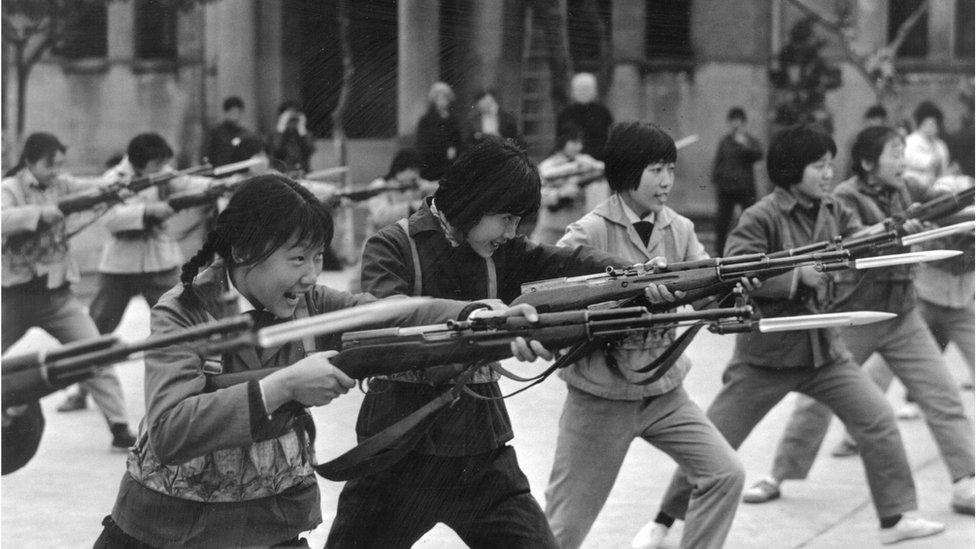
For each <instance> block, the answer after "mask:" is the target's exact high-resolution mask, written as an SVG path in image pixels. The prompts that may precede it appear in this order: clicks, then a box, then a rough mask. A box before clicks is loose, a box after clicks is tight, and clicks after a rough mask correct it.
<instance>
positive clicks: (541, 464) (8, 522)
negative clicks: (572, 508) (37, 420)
mask: <svg viewBox="0 0 976 549" xmlns="http://www.w3.org/2000/svg"><path fill="white" fill-rule="evenodd" d="M348 276H349V273H348V272H346V273H326V274H324V275H323V281H324V282H325V283H327V284H330V285H333V286H336V287H343V286H344V285H345V284H346V282H347V280H348ZM147 321H148V308H147V307H146V304H145V303H144V302H142V301H140V300H136V301H133V303H132V304H131V305H130V307H129V310H128V312H127V313H126V317H125V319H124V320H123V322H122V325H121V328H120V335H121V336H122V337H123V338H125V339H138V338H142V337H145V336H146V335H148V327H147ZM732 341H733V340H732V337H731V336H724V337H720V336H715V335H712V334H710V333H703V334H701V335H699V336H698V339H697V340H696V341H695V342H694V343H693V344H692V346H691V347H690V350H689V355H690V357H691V359H692V361H693V362H694V368H693V369H692V371H691V373H690V374H689V376H688V378H687V381H686V386H687V387H688V390H689V392H690V393H691V395H692V397H693V398H695V399H696V401H697V402H699V403H701V404H702V405H703V406H707V404H708V403H709V402H710V401H711V399H712V398H713V397H714V395H715V394H716V392H717V391H718V388H719V385H720V379H719V378H720V375H721V372H722V369H723V367H724V365H725V362H726V361H727V359H728V357H729V356H730V354H731V351H732ZM49 345H53V340H52V339H50V338H49V337H48V336H47V335H46V334H44V333H42V332H40V331H37V330H34V331H32V332H31V333H30V334H29V335H28V336H27V337H26V338H25V339H24V340H23V341H22V342H21V343H19V344H18V346H17V347H16V348H13V349H11V352H12V353H18V352H23V351H27V350H30V349H36V348H40V347H42V346H49ZM948 356H949V361H950V365H951V367H952V370H953V372H954V373H955V374H956V376H957V378H959V379H960V380H962V379H964V378H965V377H966V376H967V373H966V368H965V367H964V364H963V361H962V358H961V357H960V355H959V354H958V352H956V350H955V349H952V348H950V353H949V355H948ZM517 364H518V363H512V364H509V365H507V366H509V367H511V368H513V369H516V368H520V369H522V370H523V371H525V370H533V371H535V370H538V369H541V368H542V366H543V365H542V364H541V363H540V364H537V365H530V366H525V365H517ZM117 368H118V372H119V375H120V377H121V379H122V384H123V387H124V390H125V396H126V399H127V405H128V408H129V413H130V417H131V418H132V422H133V425H135V424H136V423H137V422H138V420H139V418H141V417H142V414H143V410H144V404H143V394H142V391H143V389H142V387H143V385H142V382H143V373H142V367H141V361H130V362H129V363H125V364H120V365H119V366H118V367H117ZM507 385H509V387H508V388H509V389H511V388H514V387H515V384H512V383H508V384H507ZM565 393H566V389H565V385H564V384H563V383H562V382H561V381H560V380H558V379H557V378H555V377H554V378H552V379H550V380H547V381H546V382H545V383H543V384H541V385H539V386H537V387H534V388H532V389H530V390H529V391H526V392H525V393H522V394H520V395H518V396H515V397H513V398H512V399H510V400H509V401H508V408H509V413H510V415H511V417H512V420H513V422H514V425H515V433H516V437H515V440H514V441H513V442H512V444H513V446H514V447H515V449H516V451H517V452H518V457H519V461H520V463H521V465H522V468H523V469H524V470H525V473H526V475H527V476H528V478H529V481H530V482H531V485H532V491H533V494H534V495H535V496H536V498H537V499H539V500H540V502H541V501H543V498H544V494H543V493H544V490H545V486H546V481H547V479H548V475H549V469H550V467H551V465H552V456H553V450H554V444H555V438H556V425H557V421H558V418H559V412H560V409H561V407H562V401H563V399H564V398H565ZM902 395H903V390H902V389H901V388H900V386H897V387H895V389H893V390H892V391H891V392H890V394H889V398H890V400H891V402H892V403H893V404H895V405H897V404H899V403H900V402H901V399H902ZM963 396H964V399H965V401H966V403H967V407H968V409H969V412H970V414H972V411H973V393H972V392H971V391H967V392H963ZM61 398H62V396H61V394H56V395H52V396H50V397H48V398H45V399H44V400H43V401H42V405H43V407H44V411H45V415H46V418H47V431H46V432H45V435H44V439H43V441H42V443H41V447H40V449H39V451H38V454H37V456H36V457H35V458H34V460H33V461H32V462H31V463H29V464H28V465H27V466H26V467H24V468H23V469H21V470H20V471H18V472H16V473H14V474H11V475H7V476H5V477H2V480H0V544H2V545H3V546H4V547H10V548H21V547H59V548H60V547H64V548H71V547H91V544H92V542H93V541H94V540H95V538H96V537H97V536H98V533H99V532H100V530H101V526H100V523H101V519H102V517H104V516H105V515H106V514H108V513H109V512H110V511H111V508H112V503H113V501H114V499H115V495H116V490H117V488H118V483H119V479H120V478H121V476H122V473H123V471H124V463H125V458H124V456H122V455H120V454H112V453H110V452H109V450H108V448H109V441H110V436H109V433H108V429H106V427H105V423H104V420H103V419H102V418H101V416H100V414H99V413H98V412H97V411H96V410H95V409H93V408H91V407H89V409H88V410H87V411H84V412H76V413H72V414H59V413H57V412H55V410H54V408H55V406H56V405H57V404H58V402H60V400H61ZM361 401H362V395H361V394H358V393H355V392H352V393H350V394H349V395H348V396H345V397H343V398H341V399H339V400H337V401H336V402H334V403H333V404H331V405H329V406H326V407H322V408H317V409H315V410H314V416H315V421H316V424H317V426H318V430H319V436H318V442H317V451H318V456H319V460H320V461H326V460H328V459H330V458H332V457H335V456H337V455H338V454H340V453H341V452H343V451H345V450H346V449H348V448H350V447H352V446H353V444H354V442H355V437H354V432H353V426H354V423H355V417H356V412H357V410H358V407H359V404H360V402H361ZM792 404H793V398H792V397H789V398H787V399H786V400H784V402H782V403H781V404H780V405H779V406H777V407H776V408H775V409H774V410H773V411H772V413H771V414H770V415H769V416H768V417H767V418H766V419H765V420H764V421H763V422H762V423H761V424H760V425H759V426H758V427H757V429H756V430H755V431H754V432H753V433H752V435H751V436H750V437H749V439H748V440H746V442H745V444H744V445H743V447H742V449H741V450H740V455H741V457H742V459H743V462H744V463H745V465H746V469H747V470H748V472H749V479H748V481H747V482H748V483H751V482H752V481H754V480H755V479H757V478H758V477H759V476H760V475H762V474H763V473H765V472H766V470H767V469H768V467H769V465H770V462H771V459H772V455H773V453H774V451H775V445H776V441H777V440H778V437H779V434H780V432H781V431H782V428H783V426H784V424H785V421H786V418H787V416H788V414H789V411H790V410H791V408H792ZM899 425H900V427H901V429H902V436H903V437H904V440H905V444H906V448H907V451H908V455H909V458H910V460H911V464H912V468H913V471H914V474H915V482H916V485H917V488H918V494H919V500H920V506H921V509H920V513H921V514H923V515H924V516H926V517H928V518H931V519H935V520H940V521H943V522H945V523H946V524H947V532H946V533H945V534H943V535H940V536H936V537H932V538H928V539H925V540H919V541H914V542H907V543H904V544H902V545H899V547H902V546H903V547H913V548H914V547H920V548H933V549H955V548H972V547H973V546H974V538H976V536H974V520H973V517H971V516H963V515H958V514H954V513H952V512H951V511H950V510H949V507H948V499H949V479H948V476H947V473H946V470H945V467H944V466H943V464H942V461H941V459H940V458H939V455H938V452H937V450H936V448H935V445H934V443H933V441H932V437H931V436H930V434H929V432H928V430H927V428H926V427H925V424H924V423H923V422H922V421H903V422H900V423H899ZM840 434H841V430H840V426H839V424H838V423H837V422H836V421H835V422H834V425H833V426H832V427H831V431H830V434H829V435H828V438H827V442H826V444H825V445H824V449H823V452H822V454H821V456H820V459H819V460H818V462H817V464H816V465H815V468H814V470H813V472H812V475H811V478H810V479H809V480H808V481H806V482H803V483H791V484H787V485H785V490H784V497H783V499H782V500H780V501H777V502H773V503H768V504H765V505H758V506H754V505H742V506H741V507H740V508H739V512H738V514H737V516H736V520H735V523H734V525H733V527H732V532H731V535H730V536H729V539H728V543H727V547H730V548H756V549H768V548H781V547H782V548H788V547H809V548H848V547H855V548H858V549H869V548H873V547H877V546H879V543H878V540H877V522H876V518H875V516H874V509H873V507H872V505H871V503H870V499H869V497H868V491H867V487H866V484H865V481H864V475H863V469H862V465H861V462H860V461H859V460H857V459H840V460H839V459H834V458H831V457H830V456H829V455H828V452H829V449H830V447H832V446H833V445H834V443H835V442H836V441H837V440H838V439H839V437H840ZM673 470H674V464H673V463H672V462H671V460H670V459H669V458H668V457H667V456H665V455H664V454H662V453H661V452H659V451H657V450H656V449H654V448H652V447H650V446H649V445H647V444H646V443H644V442H642V441H635V442H634V443H633V445H632V447H631V451H630V454H629V455H628V456H627V459H626V461H625V462H624V464H623V468H622V469H621V472H620V476H619V478H618V480H617V483H616V486H615V488H614V490H613V493H612V494H611V495H610V498H609V500H608V501H607V503H606V506H605V507H604V509H603V512H602V513H601V515H600V517H599V518H598V520H597V522H596V524H594V526H593V529H592V531H591V532H590V535H589V537H588V538H587V541H586V544H585V547H588V548H624V547H629V542H630V539H631V537H632V536H633V534H634V533H635V532H636V531H637V529H639V528H640V526H641V525H642V524H643V523H644V522H645V521H646V520H648V519H649V518H651V517H652V516H653V515H654V514H655V513H656V512H657V504H658V501H659V499H660V496H661V494H662V493H663V491H664V489H665V487H666V486H667V482H668V480H669V478H670V475H671V473H672V471H673ZM319 484H320V487H321V489H322V494H323V497H322V512H323V515H324V518H325V522H324V523H323V525H322V526H320V527H319V528H318V529H316V530H314V531H312V532H311V533H309V535H308V537H309V540H310V542H311V545H312V547H321V546H322V544H323V542H324V540H325V537H326V535H327V533H328V528H329V525H330V523H331V521H332V518H333V516H334V513H335V508H336V500H337V498H338V495H339V491H340V489H341V488H342V485H341V484H339V483H333V482H328V481H322V480H320V483H319ZM678 524H679V525H680V523H678ZM679 539H680V526H676V528H675V529H674V530H673V531H672V533H671V536H670V540H671V546H672V547H677V544H678V540H679ZM417 546H418V547H425V548H453V547H463V544H462V543H461V542H460V540H459V539H458V537H457V536H456V535H455V534H454V533H453V532H452V531H451V530H449V529H448V528H446V527H444V526H438V527H437V528H435V529H434V530H432V531H431V532H430V533H428V535H426V536H425V537H424V538H423V539H422V540H421V541H420V542H419V543H418V544H417Z"/></svg>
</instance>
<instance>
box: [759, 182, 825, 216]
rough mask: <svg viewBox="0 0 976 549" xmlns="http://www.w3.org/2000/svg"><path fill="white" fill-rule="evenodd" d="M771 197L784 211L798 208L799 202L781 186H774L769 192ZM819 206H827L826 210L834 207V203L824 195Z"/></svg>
mask: <svg viewBox="0 0 976 549" xmlns="http://www.w3.org/2000/svg"><path fill="white" fill-rule="evenodd" d="M770 196H772V197H773V202H774V203H775V204H776V205H777V206H778V207H779V209H781V210H783V212H784V213H787V214H789V213H791V212H792V211H793V210H794V209H800V203H799V202H798V201H797V199H796V198H795V197H794V196H793V195H792V194H790V192H789V191H787V190H786V189H784V188H783V187H776V188H774V189H773V192H771V193H770ZM819 207H820V208H827V209H828V210H833V209H834V203H833V202H832V201H831V199H830V195H825V196H824V197H823V198H821V199H820V206H819Z"/></svg>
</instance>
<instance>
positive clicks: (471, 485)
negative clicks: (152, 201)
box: [327, 137, 673, 548]
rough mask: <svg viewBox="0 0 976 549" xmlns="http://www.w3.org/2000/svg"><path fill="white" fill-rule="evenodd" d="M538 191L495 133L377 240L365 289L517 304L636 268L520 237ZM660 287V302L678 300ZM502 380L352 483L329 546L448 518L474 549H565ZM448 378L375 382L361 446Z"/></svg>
mask: <svg viewBox="0 0 976 549" xmlns="http://www.w3.org/2000/svg"><path fill="white" fill-rule="evenodd" d="M539 187H540V182H539V174H538V172H536V170H535V167H534V166H533V165H532V163H531V162H530V161H529V159H528V157H527V156H526V154H525V153H524V152H523V151H522V150H521V149H519V148H518V147H517V146H516V145H514V144H512V143H511V142H510V141H506V140H503V139H500V138H497V137H485V138H484V139H482V140H481V141H479V142H478V143H476V144H475V145H473V146H472V147H471V148H470V149H468V150H466V151H465V152H463V153H462V154H461V156H460V157H459V158H458V160H457V162H455V163H454V164H453V165H452V166H451V167H450V168H448V169H447V171H446V172H445V173H444V177H443V178H441V180H440V187H439V188H438V189H437V192H436V193H435V194H434V196H433V197H432V198H428V199H427V201H425V203H424V205H423V206H422V207H421V209H420V211H418V212H417V213H415V214H413V215H412V216H411V217H410V219H409V220H406V219H404V220H401V221H400V222H399V223H397V224H395V225H390V226H388V227H386V228H384V229H383V230H381V231H380V232H379V234H377V235H376V236H374V237H372V238H370V239H369V240H368V241H367V242H366V248H365V250H364V252H363V274H362V279H363V288H364V289H365V290H366V291H369V292H372V293H374V294H375V295H377V296H389V295H396V294H401V295H426V296H433V297H450V298H453V299H465V300H471V299H483V298H498V299H501V300H502V301H503V302H509V301H511V300H512V299H514V298H515V297H516V296H518V295H519V291H520V285H521V284H522V283H524V282H529V281H532V280H539V279H544V278H552V277H557V276H573V275H582V274H590V273H595V272H599V271H602V270H603V269H604V268H605V267H606V266H607V265H622V264H625V262H624V260H623V259H621V258H617V257H613V256H610V255H608V254H605V253H602V252H599V251H597V250H594V249H590V248H576V249H569V248H556V247H554V246H547V245H539V244H535V243H533V242H531V241H529V240H527V239H526V238H525V237H524V236H516V234H515V231H516V228H517V227H518V223H519V221H520V219H521V217H522V216H524V215H526V214H528V213H530V212H533V211H535V210H536V209H537V208H538V207H539V200H540V198H539ZM653 291H654V292H657V293H655V295H654V296H652V297H651V298H652V299H655V300H660V299H665V298H666V297H671V299H673V296H670V294H669V293H668V294H667V296H662V295H661V293H660V289H658V288H657V287H654V288H653ZM664 292H667V290H666V289H665V290H664ZM532 344H533V345H536V342H532ZM535 350H536V351H537V352H538V353H539V354H540V355H543V356H547V357H548V356H550V355H549V354H548V353H547V352H545V350H544V349H541V347H536V348H535ZM497 379H498V374H497V373H495V372H494V371H493V370H492V369H491V368H490V367H483V368H481V369H480V370H478V371H477V372H476V373H475V374H474V377H473V380H472V382H471V383H470V384H469V385H468V389H470V391H471V393H470V394H467V393H465V394H462V395H460V397H459V399H458V400H456V401H455V402H454V403H453V404H452V405H451V406H449V407H446V408H443V409H442V410H440V411H439V412H438V413H437V415H434V416H431V417H429V418H428V419H427V420H426V423H425V424H423V425H422V426H421V427H420V429H421V430H420V431H419V432H415V431H411V433H410V435H408V436H409V440H410V444H408V445H407V446H408V447H410V446H411V445H412V447H410V450H409V451H406V450H404V448H402V447H401V448H400V449H401V450H404V451H405V457H404V458H403V459H402V460H400V461H399V462H398V463H396V464H395V465H393V466H392V467H390V468H389V469H387V470H384V471H380V472H377V473H375V474H372V475H369V476H365V477H362V478H358V479H354V480H351V481H349V482H347V483H346V485H345V487H344V488H343V491H342V495H341V496H340V498H339V508H338V511H337V514H336V519H335V522H333V525H332V531H331V532H330V533H329V540H328V542H327V546H329V547H409V546H410V545H412V544H413V543H414V542H415V541H417V540H418V539H419V538H420V537H421V536H423V535H424V533H425V532H427V531H428V530H430V529H431V528H432V527H433V526H434V525H435V524H437V523H438V522H443V523H445V524H447V525H448V526H449V527H451V528H452V529H454V530H455V531H456V532H457V533H458V535H459V536H460V537H461V539H462V540H463V541H464V542H465V543H466V544H468V545H469V546H472V547H489V546H490V547H511V548H518V547H526V548H528V547H531V548H545V547H555V546H556V544H555V540H554V539H553V537H552V533H551V531H550V530H549V526H548V524H547V523H546V518H545V516H544V515H543V513H542V509H541V508H540V507H539V504H538V503H537V502H536V500H535V498H533V497H532V495H531V493H530V491H529V485H528V480H527V479H526V478H525V475H524V474H523V473H522V471H521V470H520V469H519V466H518V462H517V460H516V457H515V451H514V450H513V449H512V448H511V447H510V446H508V445H507V444H506V443H507V442H508V441H509V440H511V439H512V437H513V434H512V426H511V423H510V421H509V418H508V413H507V412H506V410H505V404H504V402H503V401H502V400H499V399H498V397H499V396H500V395H501V390H500V388H499V386H498V383H497ZM444 382H445V381H444V380H442V379H438V378H436V377H434V376H431V375H425V376H417V375H397V376H394V377H392V378H390V379H386V380H377V381H374V382H373V383H371V384H370V390H369V392H368V393H367V394H366V399H365V401H364V402H363V406H362V409H361V410H360V415H359V423H358V425H357V432H358V434H359V436H360V438H364V437H368V436H372V435H374V434H376V433H378V432H380V431H382V430H383V429H385V428H387V427H388V426H390V425H392V424H394V423H396V422H397V421H398V420H399V419H400V418H402V417H404V416H406V415H408V414H410V413H412V412H414V411H416V410H418V409H421V408H422V407H424V406H425V405H427V404H428V403H430V402H431V401H432V400H434V399H435V398H437V397H438V396H440V395H442V394H443V393H444V391H445V390H447V389H448V388H449V387H450V386H449V385H444Z"/></svg>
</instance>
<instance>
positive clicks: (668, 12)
mask: <svg viewBox="0 0 976 549" xmlns="http://www.w3.org/2000/svg"><path fill="white" fill-rule="evenodd" d="M646 6H647V11H646V23H645V27H644V28H645V33H644V55H645V56H646V57H647V59H648V60H650V61H651V62H652V63H653V62H654V61H655V60H664V61H679V62H680V61H690V60H691V59H692V57H693V56H694V51H693V50H692V48H691V0H667V1H661V0H647V3H646Z"/></svg>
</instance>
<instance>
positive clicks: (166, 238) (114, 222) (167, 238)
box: [98, 158, 211, 274]
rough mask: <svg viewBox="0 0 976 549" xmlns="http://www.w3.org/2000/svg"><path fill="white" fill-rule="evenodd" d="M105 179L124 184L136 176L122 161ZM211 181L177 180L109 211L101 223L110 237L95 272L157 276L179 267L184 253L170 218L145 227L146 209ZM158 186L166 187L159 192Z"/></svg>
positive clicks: (130, 199) (126, 163)
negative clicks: (172, 195)
mask: <svg viewBox="0 0 976 549" xmlns="http://www.w3.org/2000/svg"><path fill="white" fill-rule="evenodd" d="M104 177H105V178H106V179H107V180H111V181H119V180H122V181H125V180H128V179H131V178H133V177H135V170H134V169H133V168H132V165H131V164H130V163H129V160H128V158H125V159H123V160H122V161H121V162H120V163H119V164H117V165H116V166H114V167H112V168H111V169H109V170H108V171H107V172H105V175H104ZM210 181H211V180H210V179H208V178H204V177H178V178H175V179H172V180H170V181H168V182H166V183H163V184H161V185H154V186H152V187H149V188H148V189H143V190H142V191H141V192H139V193H138V194H136V195H135V196H132V197H130V198H129V199H128V200H127V201H126V202H125V203H124V204H119V205H117V206H115V207H113V208H112V209H111V210H109V212H108V213H106V214H105V218H104V220H105V228H106V229H108V231H109V233H111V238H109V241H108V243H106V244H105V247H104V248H102V259H101V261H100V262H99V265H98V271H99V272H101V273H112V274H136V273H158V272H162V271H168V270H170V269H175V268H176V267H179V266H180V265H181V264H182V263H183V252H182V251H181V250H180V246H179V244H178V243H177V241H176V240H175V239H174V238H173V236H172V235H171V234H170V232H169V226H170V224H171V223H172V222H173V218H170V219H169V220H167V221H163V222H155V221H150V222H149V223H148V224H147V223H146V221H147V220H146V217H145V214H146V206H147V205H149V204H151V203H153V202H160V201H162V200H164V199H165V198H166V196H168V195H169V194H175V193H178V192H187V191H189V192H198V191H203V190H205V189H206V188H207V187H208V186H209V185H210ZM161 187H164V188H165V190H164V191H163V192H162V193H161V192H160V188H161Z"/></svg>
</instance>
